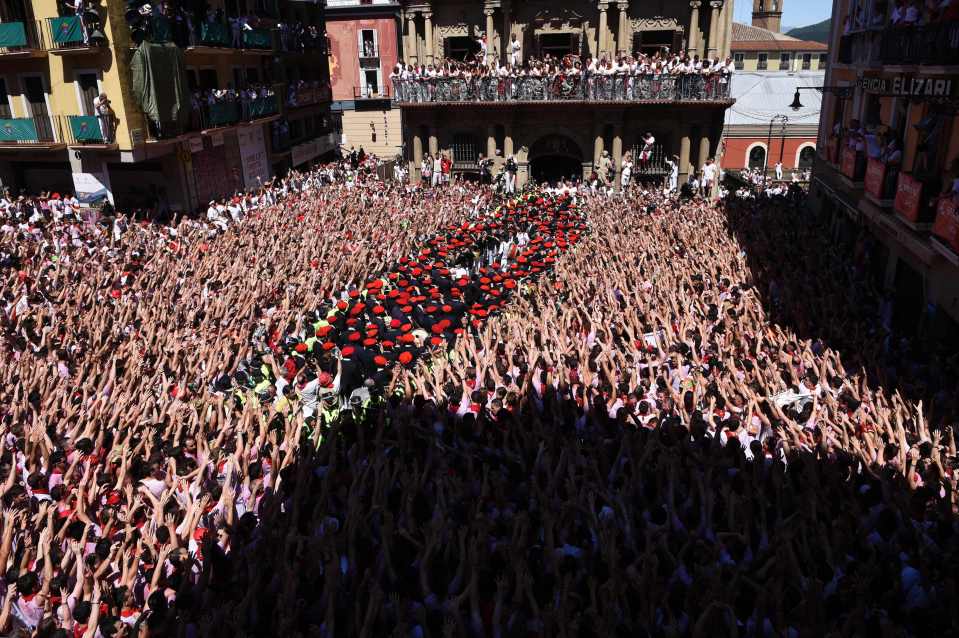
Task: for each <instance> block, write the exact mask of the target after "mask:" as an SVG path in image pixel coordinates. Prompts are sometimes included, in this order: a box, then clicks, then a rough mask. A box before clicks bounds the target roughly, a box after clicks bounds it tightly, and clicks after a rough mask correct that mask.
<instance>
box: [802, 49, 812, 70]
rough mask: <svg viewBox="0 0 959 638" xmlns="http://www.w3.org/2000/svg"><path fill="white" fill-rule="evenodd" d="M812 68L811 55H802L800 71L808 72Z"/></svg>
mask: <svg viewBox="0 0 959 638" xmlns="http://www.w3.org/2000/svg"><path fill="white" fill-rule="evenodd" d="M811 68H812V53H803V54H802V70H803V71H808V70H809V69H811Z"/></svg>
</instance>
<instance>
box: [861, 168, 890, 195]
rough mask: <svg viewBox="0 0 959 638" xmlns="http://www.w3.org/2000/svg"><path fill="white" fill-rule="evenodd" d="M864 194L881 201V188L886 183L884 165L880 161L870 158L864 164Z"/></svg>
mask: <svg viewBox="0 0 959 638" xmlns="http://www.w3.org/2000/svg"><path fill="white" fill-rule="evenodd" d="M865 181H866V192H867V193H869V194H870V195H872V196H873V197H875V198H876V199H882V186H883V183H885V181H886V165H885V164H883V163H882V162H881V161H879V160H877V159H874V158H870V159H869V163H868V164H866V180H865Z"/></svg>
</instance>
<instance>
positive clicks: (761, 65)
mask: <svg viewBox="0 0 959 638" xmlns="http://www.w3.org/2000/svg"><path fill="white" fill-rule="evenodd" d="M768 66H769V54H768V53H760V54H759V59H758V60H757V61H756V68H757V69H759V70H760V71H765V70H766V68H767V67H768Z"/></svg>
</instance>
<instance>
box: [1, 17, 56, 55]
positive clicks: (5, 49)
mask: <svg viewBox="0 0 959 638" xmlns="http://www.w3.org/2000/svg"><path fill="white" fill-rule="evenodd" d="M47 44H48V42H47V37H46V33H45V32H44V30H43V23H41V22H39V21H31V22H0V57H20V58H36V57H43V56H45V55H46V54H47V48H48V47H47Z"/></svg>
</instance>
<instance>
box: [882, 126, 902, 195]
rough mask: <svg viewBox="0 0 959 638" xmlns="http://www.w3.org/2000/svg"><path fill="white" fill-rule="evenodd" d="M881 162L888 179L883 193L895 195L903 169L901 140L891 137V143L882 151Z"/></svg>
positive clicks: (884, 184)
mask: <svg viewBox="0 0 959 638" xmlns="http://www.w3.org/2000/svg"><path fill="white" fill-rule="evenodd" d="M879 160H880V161H881V162H882V163H883V164H885V166H886V177H885V180H884V181H883V193H884V194H886V193H894V192H895V189H896V182H897V181H898V179H899V170H900V169H901V168H902V148H901V147H900V144H899V140H897V139H896V138H895V137H894V136H890V138H889V142H888V143H887V144H886V146H885V147H884V148H883V149H882V152H881V153H880V155H879Z"/></svg>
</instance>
